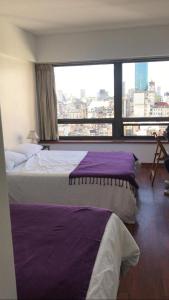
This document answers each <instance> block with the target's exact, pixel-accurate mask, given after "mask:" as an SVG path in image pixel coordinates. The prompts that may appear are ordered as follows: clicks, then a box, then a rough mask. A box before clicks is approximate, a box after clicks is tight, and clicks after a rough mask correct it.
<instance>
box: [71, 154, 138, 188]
mask: <svg viewBox="0 0 169 300" xmlns="http://www.w3.org/2000/svg"><path fill="white" fill-rule="evenodd" d="M113 181H114V183H115V185H119V186H123V184H125V185H126V187H128V183H129V184H130V185H132V186H133V187H135V188H138V185H137V183H136V181H135V157H134V155H133V153H128V152H88V153H87V155H86V156H85V157H84V159H83V160H82V161H81V162H80V164H79V165H78V166H77V167H76V168H75V169H74V170H73V172H71V174H70V176H69V183H70V184H75V183H76V182H78V183H79V184H80V183H82V184H83V183H84V184H86V183H91V184H94V183H96V184H104V185H105V184H111V185H112V183H113Z"/></svg>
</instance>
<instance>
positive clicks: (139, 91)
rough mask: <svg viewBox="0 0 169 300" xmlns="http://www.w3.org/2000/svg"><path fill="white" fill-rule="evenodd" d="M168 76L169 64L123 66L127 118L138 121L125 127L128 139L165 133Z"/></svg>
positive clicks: (168, 115) (124, 100) (167, 105)
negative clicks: (138, 120) (139, 120)
mask: <svg viewBox="0 0 169 300" xmlns="http://www.w3.org/2000/svg"><path fill="white" fill-rule="evenodd" d="M168 73H169V61H152V62H137V63H123V72H122V74H123V77H122V80H123V90H122V103H123V104H122V105H123V117H124V118H128V119H129V118H135V124H131V122H130V124H128V125H127V123H126V124H125V126H124V127H123V128H124V136H152V135H153V133H154V132H156V133H157V134H159V135H162V134H163V131H164V130H165V128H166V124H165V122H163V121H161V122H159V120H165V119H168V118H169V79H168ZM137 118H141V119H142V122H141V123H140V122H137ZM152 118H153V119H154V120H155V119H156V122H152V121H151V119H152ZM144 119H146V120H147V119H148V120H149V122H146V121H145V122H144Z"/></svg>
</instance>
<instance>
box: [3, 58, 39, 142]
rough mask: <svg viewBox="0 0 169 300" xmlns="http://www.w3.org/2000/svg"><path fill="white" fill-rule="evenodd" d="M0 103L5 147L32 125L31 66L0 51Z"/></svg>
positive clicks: (21, 138) (32, 67) (33, 89)
mask: <svg viewBox="0 0 169 300" xmlns="http://www.w3.org/2000/svg"><path fill="white" fill-rule="evenodd" d="M0 104H1V109H2V124H3V134H4V144H5V148H10V147H12V146H14V145H16V144H18V143H21V142H24V141H25V139H26V136H27V135H28V132H29V130H30V129H34V128H35V127H36V120H35V116H36V111H35V78H34V65H33V64H32V63H31V62H28V61H22V60H19V59H15V58H11V57H7V56H4V55H1V54H0Z"/></svg>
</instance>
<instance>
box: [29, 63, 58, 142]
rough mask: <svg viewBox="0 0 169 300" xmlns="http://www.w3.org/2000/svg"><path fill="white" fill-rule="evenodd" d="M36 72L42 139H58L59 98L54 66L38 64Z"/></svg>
mask: <svg viewBox="0 0 169 300" xmlns="http://www.w3.org/2000/svg"><path fill="white" fill-rule="evenodd" d="M35 73H36V89H37V104H38V114H39V135H40V139H41V140H56V139H57V140H58V138H59V136H58V122H57V98H56V92H55V78H54V69H53V66H52V65H49V64H36V65H35Z"/></svg>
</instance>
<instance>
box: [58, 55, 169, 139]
mask: <svg viewBox="0 0 169 300" xmlns="http://www.w3.org/2000/svg"><path fill="white" fill-rule="evenodd" d="M160 61H169V57H151V58H144V57H142V58H132V59H118V60H99V61H94V60H92V61H80V62H79V61H78V62H64V63H57V64H53V68H55V67H61V66H62V67H64V66H65V67H66V66H84V65H86V66H87V65H101V64H102V65H103V64H105V65H106V64H113V65H114V117H113V118H102V119H100V118H92V119H58V124H105V123H108V124H112V136H59V139H60V140H79V141H80V140H153V139H154V137H153V136H124V130H123V128H124V126H125V125H126V124H125V122H128V124H127V125H133V126H134V125H138V122H144V124H143V125H147V124H146V122H149V124H148V125H160V124H159V122H160V121H163V122H164V121H165V122H167V121H168V123H165V125H166V127H167V126H168V125H169V117H138V118H137V117H134V118H133V117H131V118H126V117H123V116H122V66H123V64H124V63H137V62H160ZM134 122H135V123H134ZM151 122H155V123H151ZM130 123H132V124H130ZM161 125H162V124H161Z"/></svg>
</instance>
